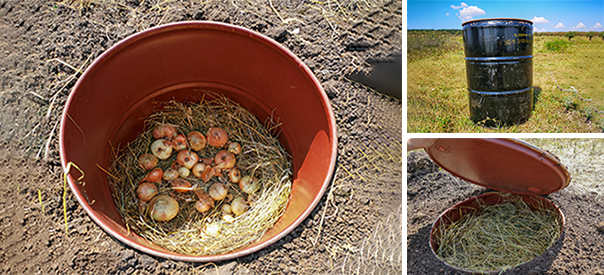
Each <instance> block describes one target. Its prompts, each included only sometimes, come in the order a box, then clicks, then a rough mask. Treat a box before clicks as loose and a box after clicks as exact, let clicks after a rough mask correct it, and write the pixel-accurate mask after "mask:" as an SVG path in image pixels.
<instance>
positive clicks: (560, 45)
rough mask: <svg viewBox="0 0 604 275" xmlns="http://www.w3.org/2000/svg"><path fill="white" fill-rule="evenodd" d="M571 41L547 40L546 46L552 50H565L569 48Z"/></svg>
mask: <svg viewBox="0 0 604 275" xmlns="http://www.w3.org/2000/svg"><path fill="white" fill-rule="evenodd" d="M569 45H570V42H568V41H564V40H559V39H558V40H554V41H548V42H545V48H546V49H547V50H548V51H552V52H563V51H565V50H566V48H568V46H569Z"/></svg>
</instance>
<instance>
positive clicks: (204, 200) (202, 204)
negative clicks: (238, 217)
mask: <svg viewBox="0 0 604 275" xmlns="http://www.w3.org/2000/svg"><path fill="white" fill-rule="evenodd" d="M195 194H196V195H197V198H199V200H198V201H197V202H195V209H197V211H199V212H201V213H203V212H206V211H208V210H210V209H212V207H214V199H212V198H211V197H210V196H209V195H208V194H207V193H206V192H204V191H202V190H197V191H195Z"/></svg>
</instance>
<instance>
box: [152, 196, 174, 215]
mask: <svg viewBox="0 0 604 275" xmlns="http://www.w3.org/2000/svg"><path fill="white" fill-rule="evenodd" d="M150 206H151V211H150V213H149V215H151V218H152V219H154V220H156V221H160V222H167V221H169V220H171V219H173V218H174V217H176V214H178V202H177V201H176V200H175V199H173V198H172V197H170V196H168V195H159V196H157V197H155V198H154V199H153V200H152V201H151V203H150Z"/></svg>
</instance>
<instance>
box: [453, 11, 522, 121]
mask: <svg viewBox="0 0 604 275" xmlns="http://www.w3.org/2000/svg"><path fill="white" fill-rule="evenodd" d="M462 26H463V40H464V49H465V55H466V58H465V61H466V73H467V78H468V92H469V99H470V119H471V120H472V121H474V122H476V123H481V124H484V125H485V126H504V125H513V124H519V123H523V122H525V121H527V120H528V119H529V117H530V116H531V113H532V110H533V89H532V84H533V56H532V54H533V24H532V22H530V21H528V20H522V19H481V20H474V21H468V22H465V23H463V24H462Z"/></svg>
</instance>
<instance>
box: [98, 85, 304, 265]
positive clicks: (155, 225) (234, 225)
mask: <svg viewBox="0 0 604 275" xmlns="http://www.w3.org/2000/svg"><path fill="white" fill-rule="evenodd" d="M207 95H208V96H207V97H206V98H205V99H203V100H202V101H201V102H200V103H199V104H182V103H177V102H171V103H169V104H167V105H166V106H165V107H164V108H163V110H162V111H161V112H158V113H155V114H153V115H151V116H150V117H149V118H148V120H147V121H146V124H147V125H146V126H147V127H146V128H147V129H148V130H147V131H146V132H144V133H143V134H141V135H140V136H139V137H138V138H136V139H135V140H134V141H132V142H131V143H130V144H128V146H127V148H125V150H122V151H121V152H120V153H119V155H118V156H116V159H115V161H114V163H113V165H112V167H111V169H110V171H109V173H108V174H110V175H113V176H110V177H109V180H110V181H111V182H112V183H113V186H112V187H113V196H114V201H115V203H116V205H117V206H118V209H119V211H120V213H121V214H122V217H123V218H124V221H125V223H126V225H127V226H128V228H129V229H130V230H132V231H133V232H135V233H136V234H138V235H140V236H141V237H143V238H145V239H147V240H149V241H151V242H153V243H155V244H157V245H159V246H161V247H164V248H166V249H168V250H171V251H174V252H178V253H183V254H187V255H198V256H199V255H214V254H220V253H226V252H229V251H231V250H234V249H237V248H240V247H243V246H245V245H248V244H250V243H252V242H253V241H255V240H257V239H259V238H260V237H262V235H263V234H264V233H265V232H266V231H267V230H268V229H270V228H271V227H272V226H273V225H274V224H275V222H276V221H277V220H278V219H279V217H281V215H282V214H283V212H284V211H285V206H286V205H287V201H288V200H289V195H290V192H291V174H292V172H291V164H290V161H289V159H290V157H289V156H288V154H287V153H286V152H285V150H284V149H283V148H282V147H281V145H280V143H279V141H278V140H277V138H276V137H275V136H273V135H272V134H271V130H270V129H274V128H273V127H274V125H276V124H275V122H273V121H272V119H269V120H268V121H267V123H266V124H267V125H265V124H263V123H261V122H260V121H258V120H257V119H256V117H254V115H252V114H251V113H249V112H248V111H247V110H245V109H244V108H243V107H241V106H239V105H238V104H236V103H234V102H232V101H230V100H229V99H227V98H225V97H223V96H220V95H217V94H213V93H207ZM162 123H167V124H171V125H174V126H176V128H177V129H178V131H179V132H181V133H185V134H186V133H188V132H190V131H193V130H197V131H200V132H202V133H205V132H206V131H207V130H208V129H209V128H210V127H221V128H223V129H225V130H226V131H227V133H228V136H229V141H235V142H239V143H240V144H241V147H242V152H241V154H239V155H238V156H237V167H238V168H239V169H240V170H241V171H242V175H253V176H254V177H255V178H257V179H258V182H259V183H261V185H262V187H261V189H260V191H258V192H256V193H255V194H254V195H250V196H247V195H245V194H243V193H241V191H240V190H239V187H238V186H237V185H236V184H233V183H230V182H228V180H226V179H224V178H221V177H215V178H214V179H212V180H211V181H210V182H208V183H204V182H203V181H201V180H199V179H197V178H195V177H193V176H190V177H188V178H187V180H188V181H190V182H191V184H192V185H193V187H194V188H197V189H202V190H205V191H207V189H208V187H209V186H210V185H211V184H212V183H213V182H222V183H223V184H225V185H226V186H227V187H228V189H229V193H230V194H232V195H233V197H237V196H242V197H244V198H245V197H246V196H247V197H248V201H249V202H250V206H251V207H250V209H249V210H248V211H246V212H245V213H243V214H242V215H240V216H237V217H235V218H234V220H232V221H230V220H227V219H223V218H222V210H221V208H222V206H223V205H224V204H226V203H228V199H227V200H226V201H225V200H223V201H217V204H216V207H214V208H213V209H212V210H210V211H208V212H205V213H203V214H202V213H199V212H197V211H196V210H195V208H194V203H195V201H196V200H197V199H196V197H195V195H194V194H193V192H186V193H175V192H173V188H171V186H170V184H169V183H166V182H163V183H161V184H159V185H158V187H159V193H160V194H170V195H171V196H173V197H174V198H175V199H177V201H178V203H179V212H178V215H177V216H176V217H175V218H174V219H172V220H171V221H169V222H156V221H154V220H153V219H151V218H150V217H149V215H148V211H147V209H146V207H142V208H141V207H139V200H138V199H137V197H136V194H135V189H136V187H137V184H138V183H139V182H140V181H141V179H142V178H143V177H144V173H145V172H144V171H142V170H141V169H140V168H139V166H138V163H137V158H138V156H139V155H141V154H143V153H148V152H149V147H150V144H151V143H152V141H153V137H152V135H151V129H152V128H153V127H154V126H155V125H158V124H162ZM218 150H219V149H216V148H213V147H209V146H208V147H206V148H205V149H203V150H201V151H199V152H198V154H199V157H200V159H203V158H213V157H214V155H215V154H216V153H217V151H218ZM175 155H176V154H172V156H171V157H170V158H169V159H167V160H164V161H160V163H159V165H158V166H159V167H160V168H162V169H164V170H165V169H166V168H168V166H169V165H170V164H171V163H172V161H173V160H174V158H175ZM209 228H212V230H209ZM214 229H217V230H214ZM210 231H214V232H215V231H218V234H212V232H210Z"/></svg>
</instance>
